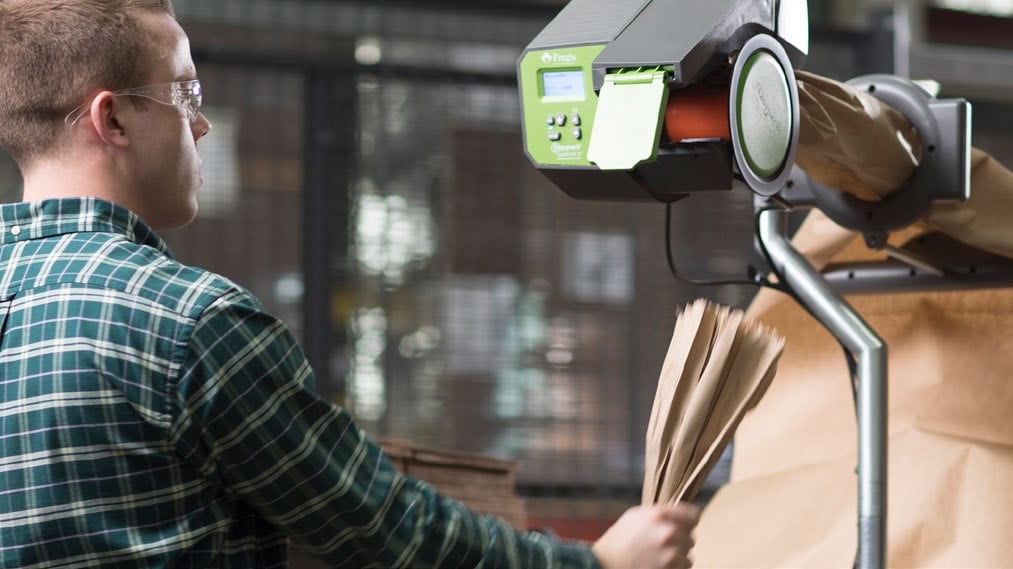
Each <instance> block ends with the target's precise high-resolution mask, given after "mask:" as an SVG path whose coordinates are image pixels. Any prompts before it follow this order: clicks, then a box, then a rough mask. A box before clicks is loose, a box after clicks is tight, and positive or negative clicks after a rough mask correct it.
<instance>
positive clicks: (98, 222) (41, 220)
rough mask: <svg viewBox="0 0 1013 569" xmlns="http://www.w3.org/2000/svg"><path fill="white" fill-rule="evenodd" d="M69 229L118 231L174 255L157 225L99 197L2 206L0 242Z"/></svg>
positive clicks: (138, 242) (47, 234) (75, 230)
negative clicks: (155, 228)
mask: <svg viewBox="0 0 1013 569" xmlns="http://www.w3.org/2000/svg"><path fill="white" fill-rule="evenodd" d="M68 233H118V234H120V235H123V236H125V237H126V238H127V239H129V240H131V241H133V242H134V243H137V244H139V245H148V246H149V247H154V248H155V249H158V250H159V251H160V252H162V253H163V254H164V255H167V256H169V257H172V251H170V250H169V247H168V245H166V244H165V242H164V241H162V238H161V237H159V236H158V235H157V234H156V233H155V231H154V230H153V229H151V228H150V227H148V225H147V224H146V223H144V222H143V221H141V218H139V217H137V215H136V214H135V213H133V212H132V211H130V210H128V209H127V208H125V207H123V206H121V205H118V204H115V203H112V202H108V201H105V200H102V199H99V198H94V197H85V198H62V199H51V200H44V201H40V202H21V203H14V204H4V205H2V206H0V244H2V245H8V244H11V243H17V242H19V241H27V240H30V239H44V238H46V237H56V236H58V235H66V234H68Z"/></svg>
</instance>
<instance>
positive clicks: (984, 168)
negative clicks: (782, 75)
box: [796, 71, 1013, 258]
mask: <svg viewBox="0 0 1013 569" xmlns="http://www.w3.org/2000/svg"><path fill="white" fill-rule="evenodd" d="M796 78H797V80H798V87H799V105H800V109H799V115H800V124H799V148H798V154H797V156H796V163H797V164H798V165H799V166H801V167H802V169H804V170H805V171H806V173H807V174H809V176H810V177H812V178H813V179H815V180H816V181H818V182H820V183H822V184H823V185H825V186H827V187H830V188H836V189H838V190H840V191H843V192H847V193H849V194H851V195H853V196H855V197H857V198H860V199H863V200H866V201H873V202H875V201H879V200H880V199H882V198H883V197H884V196H887V195H889V194H891V193H893V192H895V191H898V190H899V189H901V188H903V187H904V184H905V182H906V181H907V180H908V179H909V178H910V177H911V174H912V173H913V172H914V170H915V168H916V167H917V165H918V163H919V162H920V160H921V143H920V141H919V139H918V134H917V132H915V130H914V128H913V127H912V126H911V124H910V123H909V122H908V121H907V119H905V118H904V116H903V115H901V114H900V113H899V112H898V111H896V110H894V109H893V108H891V107H890V106H888V105H886V104H885V103H882V102H881V101H879V100H878V99H876V98H875V97H873V96H872V95H870V94H869V93H866V92H864V91H861V90H858V89H855V88H854V87H851V86H849V85H846V84H844V83H840V82H837V81H834V80H832V79H827V78H825V77H820V76H818V75H814V74H812V73H807V72H804V71H797V72H796ZM1011 215H1013V173H1011V172H1010V171H1009V170H1008V169H1007V168H1006V167H1004V166H1003V165H1002V164H1000V163H999V162H997V161H996V160H995V159H994V158H992V157H991V156H989V155H988V154H987V153H985V152H983V151H981V150H979V149H973V150H972V155H971V199H970V200H968V201H967V202H966V203H962V204H938V205H933V206H932V207H931V208H930V209H929V211H928V212H927V213H926V215H925V217H924V218H923V224H924V225H925V226H927V227H931V228H934V229H937V230H939V231H942V232H943V233H946V234H947V235H950V236H951V237H953V238H955V239H957V240H958V241H961V242H963V243H966V244H968V245H972V246H975V247H979V248H981V249H985V250H987V251H991V252H993V253H997V254H999V255H1004V256H1006V257H1011V258H1013V224H1010V223H1009V219H1010V216H1011Z"/></svg>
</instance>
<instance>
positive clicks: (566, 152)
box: [552, 142, 584, 160]
mask: <svg viewBox="0 0 1013 569" xmlns="http://www.w3.org/2000/svg"><path fill="white" fill-rule="evenodd" d="M583 148H584V145H583V144H581V143H579V142H578V143H577V144H560V143H558V142H556V143H553V144H552V153H553V154H555V155H556V159H557V160H582V159H583V158H584V153H583Z"/></svg>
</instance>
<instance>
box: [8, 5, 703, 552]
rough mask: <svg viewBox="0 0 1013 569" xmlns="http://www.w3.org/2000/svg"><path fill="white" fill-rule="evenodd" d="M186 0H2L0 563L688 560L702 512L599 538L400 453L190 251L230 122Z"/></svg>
mask: <svg viewBox="0 0 1013 569" xmlns="http://www.w3.org/2000/svg"><path fill="white" fill-rule="evenodd" d="M200 103H201V91H200V84H199V82H198V81H197V74H196V69H195V68H194V64H193V61H192V59H191V56H190V49H189V44H188V40H187V37H186V35H185V34H184V32H183V30H182V29H181V28H180V27H179V25H178V24H177V23H176V21H175V18H174V14H173V9H172V6H171V3H170V0H0V145H2V146H3V147H4V148H5V149H6V150H7V151H8V152H9V153H10V154H11V155H12V156H13V158H14V159H15V161H16V162H17V163H18V165H19V167H20V169H21V171H22V174H23V177H24V180H25V189H24V194H25V195H24V202H23V203H17V204H9V205H3V206H2V207H0V567H3V568H8V567H19V568H29V567H35V568H42V567H45V568H58V567H221V568H226V567H236V568H246V569H248V568H260V567H283V566H285V565H286V551H287V544H288V542H289V541H290V540H291V541H292V542H294V543H295V544H296V545H297V546H298V547H300V548H302V549H303V550H305V551H306V552H308V553H309V554H311V555H314V556H317V557H320V558H322V559H325V560H327V561H328V562H330V563H331V564H333V565H334V566H338V567H367V566H372V567H398V566H404V567H424V566H449V567H471V566H489V567H592V566H596V565H599V564H600V566H602V567H605V568H606V569H607V568H613V567H688V566H689V562H688V559H687V554H688V552H689V550H690V548H691V547H692V540H691V538H690V532H691V531H692V529H693V527H694V526H695V524H696V512H695V511H694V510H693V509H692V508H690V507H688V506H679V507H660V506H656V507H648V508H636V509H633V510H631V511H629V512H627V513H626V514H625V515H624V516H623V517H621V518H620V520H619V521H618V522H617V523H616V524H615V525H614V526H613V527H612V528H611V529H610V530H609V531H608V532H606V534H605V535H604V536H603V537H602V538H601V539H600V540H599V541H598V542H596V543H595V544H593V545H589V544H580V543H563V542H558V541H555V540H551V539H549V538H547V537H544V536H540V535H537V534H520V533H517V532H515V531H513V530H512V529H510V527H509V526H508V525H507V524H505V523H504V522H502V521H500V520H497V519H494V518H489V517H482V516H479V515H477V514H474V513H472V512H470V511H469V510H467V509H465V508H464V507H462V506H461V505H459V504H457V503H455V502H453V501H451V500H448V499H446V498H443V497H442V496H440V495H439V494H437V493H436V492H435V491H434V490H433V489H432V488H431V487H429V486H427V485H426V484H424V483H420V482H418V481H415V480H412V479H409V478H406V477H404V476H401V475H400V474H398V473H396V472H394V471H393V470H392V468H391V466H390V464H389V463H388V461H387V460H386V459H385V458H384V457H383V455H382V453H381V451H380V450H379V448H378V447H377V446H376V445H375V444H374V443H372V442H371V441H370V440H369V439H368V438H367V437H366V436H365V435H364V434H363V433H362V432H361V430H360V429H359V428H358V427H357V426H356V425H355V424H354V423H353V422H352V420H351V419H350V417H349V416H348V414H347V413H346V412H345V411H344V410H342V409H340V408H337V407H335V406H333V405H332V404H330V403H328V402H326V401H324V400H322V399H320V398H318V397H317V396H316V395H315V394H314V393H313V391H312V385H313V374H312V371H311V370H310V368H309V366H308V364H307V363H306V360H305V358H304V357H303V354H302V352H301V351H300V350H299V348H298V346H297V345H296V343H295V342H294V341H293V339H292V337H291V336H290V335H289V333H288V332H287V331H286V329H285V327H284V325H283V324H281V323H280V322H279V321H277V320H276V319H275V318H273V317H272V316H270V315H268V314H266V313H265V312H264V311H263V309H262V308H261V306H260V305H259V304H258V302H257V301H256V300H255V299H254V298H253V297H252V296H251V295H250V294H249V293H248V292H246V291H245V290H243V289H242V288H240V287H238V286H237V285H235V284H233V283H231V282H229V281H228V280H226V279H224V278H222V277H219V276H217V275H214V274H211V273H208V272H206V271H203V270H199V269H196V268H192V267H186V266H184V265H182V264H180V263H178V262H177V261H176V260H174V259H173V257H172V256H171V253H170V252H169V251H168V249H167V248H166V246H165V244H164V243H163V242H162V240H161V239H160V238H159V237H158V235H157V234H156V233H155V231H162V230H169V229H175V228H179V227H182V226H184V225H186V224H187V223H189V222H190V221H191V220H192V219H193V218H194V216H195V215H196V212H197V203H196V199H195V194H196V191H197V188H198V187H199V186H200V184H201V176H200V157H199V154H198V151H197V142H198V141H199V140H200V139H201V138H202V137H203V136H205V135H206V134H207V133H208V132H209V131H210V129H211V125H210V124H209V123H208V121H207V120H206V119H205V118H204V116H203V115H202V114H201V113H200V111H199V109H200Z"/></svg>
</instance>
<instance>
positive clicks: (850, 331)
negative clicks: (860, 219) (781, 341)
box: [758, 210, 887, 569]
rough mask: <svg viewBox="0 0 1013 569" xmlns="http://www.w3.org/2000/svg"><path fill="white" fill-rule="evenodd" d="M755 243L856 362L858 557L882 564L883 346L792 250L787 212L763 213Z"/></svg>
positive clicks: (862, 564) (868, 568) (862, 562)
mask: <svg viewBox="0 0 1013 569" xmlns="http://www.w3.org/2000/svg"><path fill="white" fill-rule="evenodd" d="M758 233H759V235H758V237H759V239H760V240H761V242H762V243H763V245H764V247H765V248H766V250H767V252H768V253H769V255H770V260H771V262H772V263H773V264H774V269H775V270H776V271H777V273H778V274H779V276H780V277H781V278H782V279H784V281H785V284H786V285H787V286H788V287H790V288H791V290H792V291H794V292H795V294H796V295H797V297H798V300H799V301H800V302H801V303H802V304H803V305H804V306H805V308H807V309H808V310H809V311H810V312H811V313H812V314H813V315H814V316H815V317H816V318H817V319H818V320H819V321H820V323H822V324H823V326H825V327H826V328H827V329H828V330H829V331H830V333H831V334H833V335H834V336H835V337H836V338H837V339H838V340H840V342H841V343H842V344H843V345H844V347H845V348H846V349H847V350H848V351H849V352H851V353H852V355H854V356H855V357H856V359H857V362H858V368H857V375H858V556H857V559H856V566H857V567H859V568H861V569H873V568H876V569H878V568H882V567H885V566H886V480H887V478H886V476H887V469H886V464H887V462H886V449H887V442H886V425H887V384H886V379H887V371H886V344H885V343H884V342H883V340H882V339H880V338H879V336H877V335H876V333H875V332H874V331H873V330H872V328H870V327H869V325H868V324H866V323H865V321H864V320H862V318H861V316H859V315H858V313H857V312H855V310H854V309H853V308H852V307H851V306H850V305H849V304H848V303H847V302H846V301H845V300H844V299H843V298H842V297H841V296H840V295H839V294H837V292H835V291H834V290H833V288H831V286H830V284H829V283H828V282H827V280H826V279H825V278H824V277H823V275H821V274H820V273H819V272H818V271H817V270H816V269H814V268H813V267H812V265H810V264H809V262H808V261H807V260H806V259H805V257H803V256H802V254H801V253H799V252H798V250H797V249H795V248H794V246H792V244H791V242H790V241H789V240H788V235H787V212H784V211H771V210H768V211H763V212H761V213H760V219H759V232H758Z"/></svg>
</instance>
